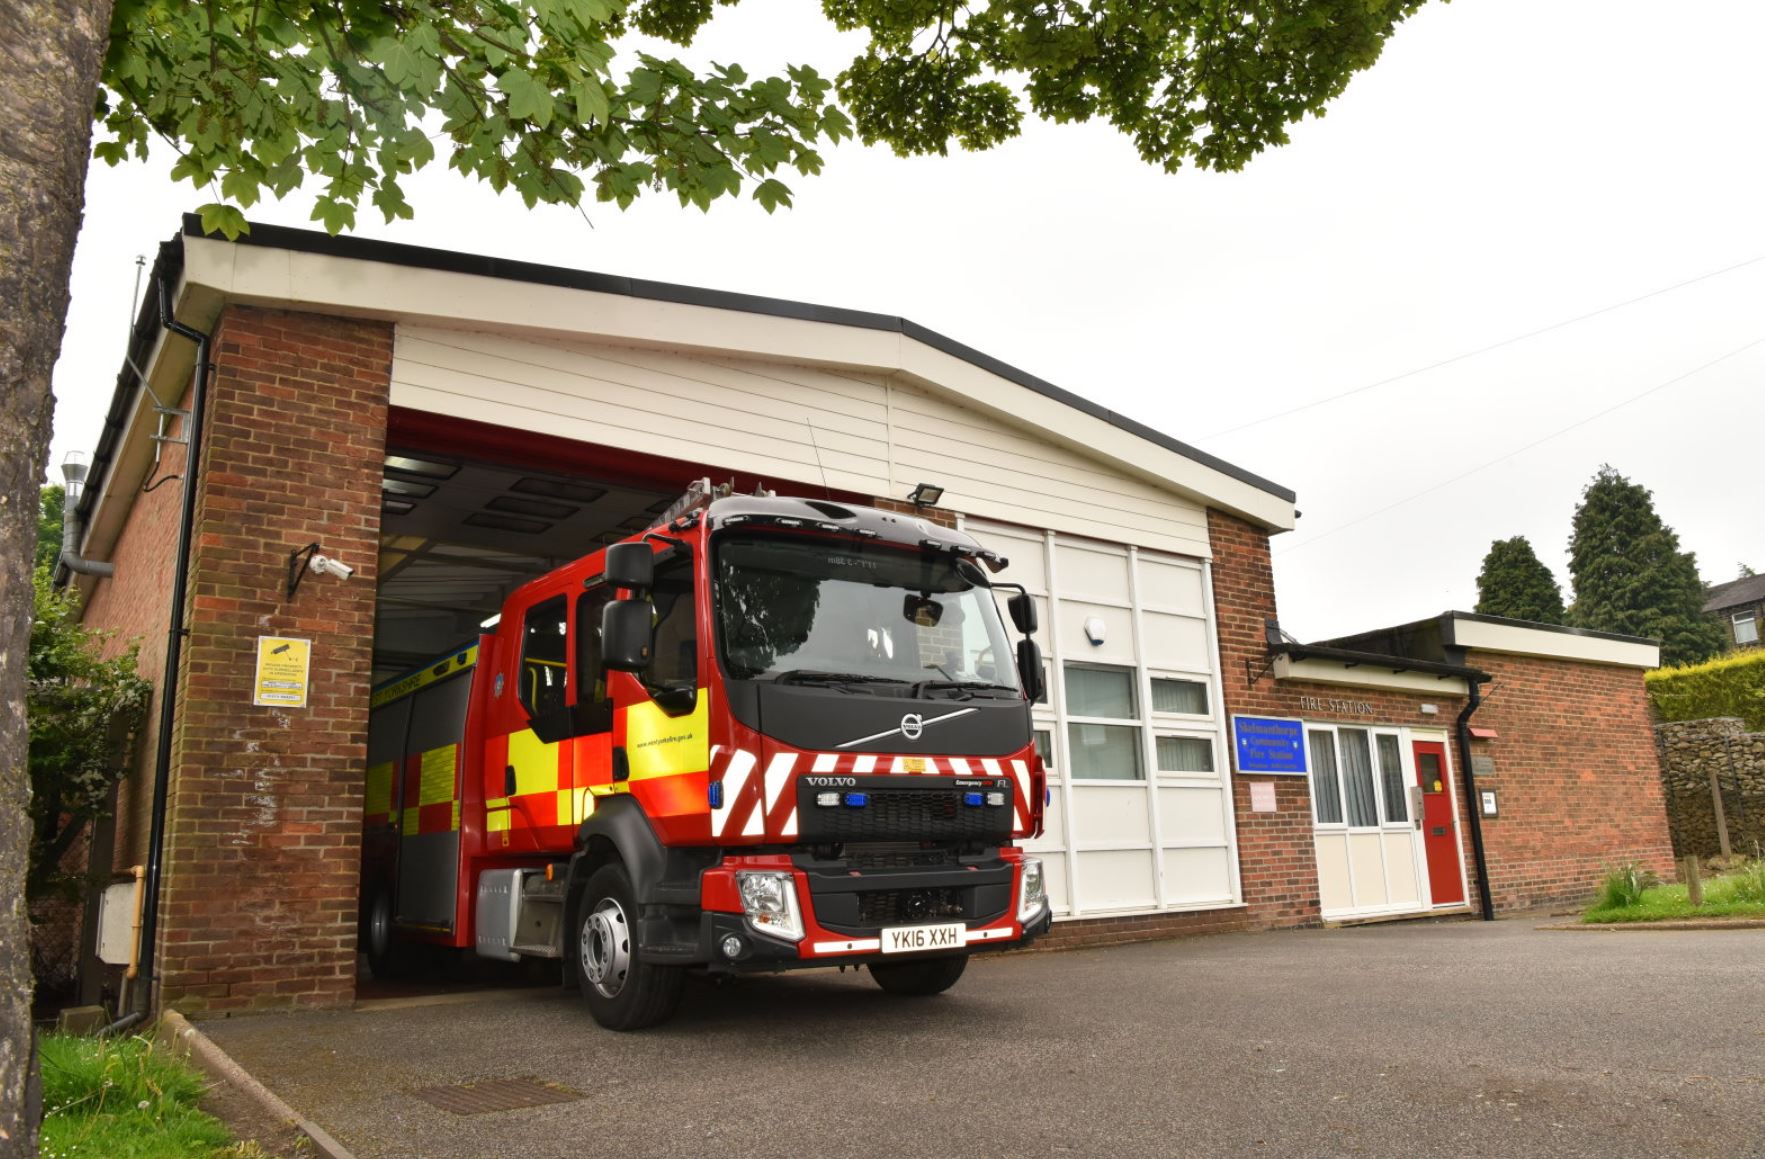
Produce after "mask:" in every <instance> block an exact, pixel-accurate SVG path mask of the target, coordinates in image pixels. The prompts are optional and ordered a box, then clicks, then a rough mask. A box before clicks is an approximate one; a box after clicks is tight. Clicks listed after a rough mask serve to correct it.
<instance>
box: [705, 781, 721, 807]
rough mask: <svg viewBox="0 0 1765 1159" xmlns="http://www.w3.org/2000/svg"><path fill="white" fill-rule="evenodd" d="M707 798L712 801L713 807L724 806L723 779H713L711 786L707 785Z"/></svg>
mask: <svg viewBox="0 0 1765 1159" xmlns="http://www.w3.org/2000/svg"><path fill="white" fill-rule="evenodd" d="M705 800H707V801H709V802H710V803H711V808H713V809H721V808H723V782H722V781H713V782H711V784H710V785H709V786H707V787H706V789H705Z"/></svg>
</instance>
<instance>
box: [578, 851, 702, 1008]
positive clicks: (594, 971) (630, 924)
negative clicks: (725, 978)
mask: <svg viewBox="0 0 1765 1159" xmlns="http://www.w3.org/2000/svg"><path fill="white" fill-rule="evenodd" d="M636 918H637V898H636V891H634V890H633V889H632V888H631V878H630V877H628V876H627V875H626V873H625V867H624V866H623V865H619V864H617V863H614V864H610V865H603V866H601V867H600V868H599V869H597V870H595V871H594V872H593V873H592V874H590V875H589V878H588V884H587V886H586V887H585V888H584V889H583V891H582V896H581V899H580V900H579V901H578V902H577V905H576V920H575V923H574V925H575V936H576V944H575V946H574V951H575V953H574V957H575V971H576V984H577V986H578V987H579V988H580V989H581V990H582V997H583V998H584V999H586V1000H587V1002H588V1012H589V1013H590V1014H592V1015H593V1016H594V1020H595V1021H596V1022H598V1023H600V1024H601V1025H602V1026H604V1027H606V1028H607V1029H608V1030H641V1029H643V1028H644V1027H646V1026H654V1025H656V1024H657V1023H658V1022H663V1021H666V1020H667V1018H668V1016H669V1015H671V1014H673V1013H674V1008H675V1007H676V1006H678V1005H680V994H681V989H682V987H684V986H685V984H686V975H685V973H684V972H683V971H682V970H681V969H680V968H679V967H673V966H656V965H652V964H649V963H646V962H642V961H639V960H638V954H637V927H636Z"/></svg>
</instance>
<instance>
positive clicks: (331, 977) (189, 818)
mask: <svg viewBox="0 0 1765 1159" xmlns="http://www.w3.org/2000/svg"><path fill="white" fill-rule="evenodd" d="M391 356H392V329H391V327H390V326H388V325H384V324H380V323H372V322H360V321H353V320H347V319H340V318H332V317H320V316H317V315H309V314H298V313H288V312H283V311H272V310H260V309H255V308H246V307H230V308H229V309H228V310H227V311H226V312H225V313H224V314H223V315H222V317H221V320H220V322H219V324H218V327H217V330H216V334H215V345H214V360H215V363H216V367H217V370H216V374H215V379H214V382H213V384H212V389H211V395H210V407H209V413H208V423H207V428H206V431H205V434H204V446H203V478H202V490H201V493H200V498H199V505H198V510H197V527H196V542H195V546H194V550H193V552H192V561H191V601H192V617H191V630H190V636H189V638H188V640H187V641H186V644H185V648H184V665H183V667H184V674H183V687H184V700H183V703H182V706H181V714H180V718H179V725H178V730H179V735H178V738H177V739H178V749H177V754H178V755H177V759H176V767H175V769H174V775H173V781H172V786H171V801H170V811H169V818H170V828H169V830H168V834H167V852H166V868H165V886H164V898H163V905H164V909H163V916H162V920H161V931H162V932H161V944H160V951H159V952H160V963H161V968H162V974H161V977H162V1000H163V1001H164V1002H166V1003H168V1004H175V1005H177V1006H178V1007H179V1008H180V1009H183V1010H185V1011H188V1012H192V1013H199V1012H207V1013H221V1012H229V1011H236V1010H246V1009H254V1008H266V1007H289V1006H310V1005H334V1004H341V1003H347V1002H349V1001H351V1000H352V998H353V996H354V990H355V952H356V946H355V942H356V893H357V877H358V864H357V863H358V857H359V843H360V808H361V783H362V782H361V768H362V763H363V760H364V758H365V753H366V737H367V717H368V693H369V687H370V678H371V662H372V642H373V632H374V583H375V571H376V566H375V565H376V556H377V552H378V537H379V526H380V460H381V456H382V454H383V448H384V439H385V430H386V406H387V391H388V383H389V379H390V374H391ZM315 540H316V541H318V542H320V543H322V544H323V545H324V550H325V552H326V554H328V555H332V556H335V557H337V558H340V559H342V560H343V561H345V562H346V563H348V564H350V565H351V566H353V567H354V568H355V569H356V574H355V577H354V578H353V579H351V580H348V581H338V580H336V579H333V578H330V577H326V576H316V575H311V574H309V575H308V576H307V577H306V578H305V580H304V581H303V583H302V585H301V588H300V590H299V592H298V594H297V595H296V596H295V598H294V599H292V600H289V599H287V598H286V596H285V591H284V589H285V584H286V576H287V564H288V553H289V552H290V551H291V550H292V549H295V548H299V547H303V546H305V545H306V544H308V543H310V542H313V541H315ZM120 571H121V568H120V567H119V573H120ZM158 606H159V607H161V608H163V606H164V605H163V600H162V601H161V602H160V604H159V605H158ZM260 635H287V636H297V637H303V638H308V639H311V640H312V671H311V676H310V696H309V702H308V705H307V707H306V708H303V709H280V708H256V707H253V706H252V704H251V689H252V679H253V667H254V649H255V640H256V637H258V636H260Z"/></svg>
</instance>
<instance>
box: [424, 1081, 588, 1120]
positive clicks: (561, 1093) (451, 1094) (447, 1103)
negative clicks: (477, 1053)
mask: <svg viewBox="0 0 1765 1159" xmlns="http://www.w3.org/2000/svg"><path fill="white" fill-rule="evenodd" d="M411 1093H412V1094H414V1095H416V1096H417V1097H418V1098H419V1099H422V1100H423V1101H424V1102H425V1103H428V1104H429V1105H430V1106H434V1107H440V1108H441V1109H442V1110H444V1111H451V1112H452V1113H454V1114H456V1115H483V1114H488V1113H489V1112H491V1111H518V1110H520V1109H522V1108H523V1107H546V1106H550V1105H551V1104H553V1103H573V1102H575V1101H576V1100H577V1099H580V1098H582V1097H584V1096H583V1095H582V1094H581V1093H579V1092H577V1091H573V1090H571V1089H570V1088H569V1087H561V1086H557V1085H556V1084H553V1083H542V1082H540V1081H539V1080H538V1079H486V1080H484V1081H483V1082H476V1083H460V1084H458V1085H457V1086H451V1087H424V1088H423V1089H422V1090H420V1091H412V1092H411Z"/></svg>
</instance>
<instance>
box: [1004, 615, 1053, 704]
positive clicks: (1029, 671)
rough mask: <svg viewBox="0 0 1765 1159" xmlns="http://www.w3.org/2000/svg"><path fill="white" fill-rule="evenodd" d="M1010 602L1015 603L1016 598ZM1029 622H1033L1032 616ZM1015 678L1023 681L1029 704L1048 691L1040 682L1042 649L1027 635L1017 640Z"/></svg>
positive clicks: (1024, 692)
mask: <svg viewBox="0 0 1765 1159" xmlns="http://www.w3.org/2000/svg"><path fill="white" fill-rule="evenodd" d="M1017 598H1018V599H1027V598H1028V597H1027V596H1019V597H1017ZM1012 602H1013V603H1015V602H1016V600H1013V601H1012ZM1031 622H1032V624H1033V623H1034V617H1033V616H1032V617H1031ZM1026 630H1027V629H1026ZM1017 678H1018V680H1019V681H1021V682H1022V683H1023V694H1024V695H1025V696H1026V697H1028V698H1029V701H1030V703H1031V704H1034V703H1035V702H1036V701H1038V700H1040V699H1042V696H1043V694H1044V693H1046V692H1047V691H1048V689H1047V688H1046V687H1045V686H1044V685H1043V683H1042V650H1041V649H1040V648H1038V647H1036V642H1035V641H1034V640H1032V639H1030V638H1029V637H1028V636H1025V637H1024V638H1023V639H1021V640H1019V641H1018V642H1017Z"/></svg>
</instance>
